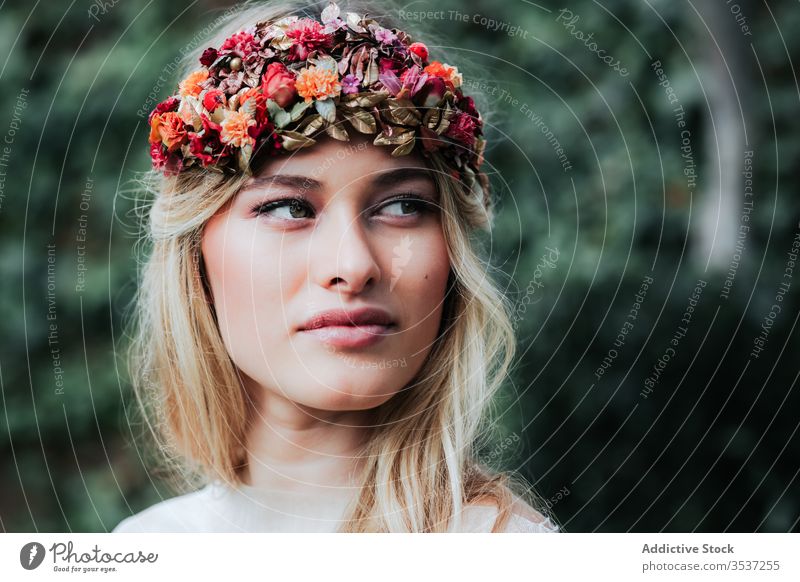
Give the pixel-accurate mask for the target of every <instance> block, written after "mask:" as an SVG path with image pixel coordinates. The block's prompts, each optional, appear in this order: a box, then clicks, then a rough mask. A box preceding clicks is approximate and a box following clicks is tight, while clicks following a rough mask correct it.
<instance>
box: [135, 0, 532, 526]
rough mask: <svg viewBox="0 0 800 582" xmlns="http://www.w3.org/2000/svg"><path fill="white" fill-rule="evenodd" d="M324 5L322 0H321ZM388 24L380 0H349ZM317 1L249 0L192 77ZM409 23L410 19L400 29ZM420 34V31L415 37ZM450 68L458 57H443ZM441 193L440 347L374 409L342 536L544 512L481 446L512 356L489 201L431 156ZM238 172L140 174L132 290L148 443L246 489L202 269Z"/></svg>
mask: <svg viewBox="0 0 800 582" xmlns="http://www.w3.org/2000/svg"><path fill="white" fill-rule="evenodd" d="M325 4H327V0H326V1H325ZM342 4H343V9H346V10H351V11H357V12H360V13H365V12H366V13H369V14H370V15H372V16H374V17H376V18H378V19H379V20H380V21H382V22H383V23H384V25H385V26H387V27H397V28H402V29H404V30H408V27H407V26H398V25H397V23H395V22H392V19H391V18H390V16H389V15H388V14H384V12H385V11H386V8H387V6H388V3H387V2H383V1H380V0H379V2H378V3H372V2H363V1H358V2H343V3H342ZM322 7H323V6H320V5H319V4H318V3H308V2H297V1H292V0H289V1H285V0H280V1H278V2H266V3H264V2H245V3H244V4H241V5H239V6H238V7H237V9H236V10H233V11H230V10H229V11H228V12H227V13H226V14H225V15H224V16H223V17H222V18H219V19H217V22H216V23H215V27H214V29H213V34H212V35H211V36H210V37H208V38H207V39H205V40H204V41H203V42H202V43H196V44H197V45H198V46H196V47H195V50H192V51H189V52H186V54H185V55H184V56H185V59H184V62H183V64H182V66H181V69H182V71H181V72H182V73H183V75H184V76H185V74H188V72H190V71H191V70H193V69H194V68H195V64H196V63H197V59H198V58H199V56H200V54H201V53H202V50H203V48H204V47H206V46H218V45H220V44H221V43H222V42H223V41H224V40H225V38H227V37H228V36H230V35H231V34H233V33H234V32H236V31H238V30H240V29H242V28H244V27H246V26H248V25H250V24H252V23H254V22H256V21H258V20H262V19H269V20H274V19H278V18H282V17H284V16H288V15H292V14H298V15H301V16H302V15H308V16H312V15H316V14H318V12H319V10H320V9H321V8H322ZM404 24H406V23H404ZM415 38H418V37H416V36H415ZM448 62H452V61H450V60H448ZM426 163H427V164H428V166H429V167H430V168H431V169H432V170H433V174H434V178H435V182H436V186H437V188H438V189H439V192H440V199H441V206H442V208H441V211H442V212H441V217H442V228H443V232H444V236H445V239H446V241H447V245H448V251H449V255H450V262H451V271H450V279H449V282H448V291H447V294H446V297H445V303H444V309H443V315H442V325H441V328H440V333H439V336H438V338H437V340H436V343H435V345H434V346H433V348H432V349H431V352H430V353H429V355H428V357H427V359H426V360H425V362H424V363H423V365H422V367H421V369H420V370H419V372H418V374H417V375H416V376H415V377H414V378H413V379H412V381H411V382H410V383H409V385H408V386H406V387H405V389H403V390H401V391H400V392H399V393H398V394H396V395H395V396H394V397H392V398H391V399H390V400H389V401H387V402H386V403H384V404H382V405H381V406H380V407H378V409H376V410H375V413H376V422H375V426H376V427H377V428H375V429H373V434H371V435H370V437H371V438H370V439H368V443H367V444H366V445H365V450H364V451H363V457H364V459H365V460H366V462H365V464H364V472H363V474H362V476H361V491H360V495H359V496H358V497H357V500H356V502H355V503H354V504H353V505H352V506H351V508H350V512H349V515H348V516H347V519H346V520H345V522H344V525H343V526H342V529H341V531H347V532H443V531H448V528H449V527H450V526H451V525H455V527H456V528H457V527H458V526H459V523H458V521H459V519H460V514H461V510H462V509H463V507H464V506H465V505H467V504H473V503H480V504H487V503H489V504H492V505H495V506H496V507H497V508H498V510H499V513H498V515H497V518H496V520H495V523H494V526H493V529H492V531H501V530H502V529H503V528H504V527H505V525H506V523H507V521H508V519H509V518H510V516H511V514H512V508H513V507H514V506H515V504H516V503H518V502H519V501H523V502H524V503H525V504H526V505H528V506H531V507H535V508H536V509H537V510H539V511H541V512H542V513H545V515H546V510H545V509H544V506H543V504H542V503H540V502H539V501H538V500H539V499H540V498H538V496H537V494H536V492H535V491H534V490H533V488H532V487H530V486H529V485H528V484H527V483H526V482H525V480H524V479H522V478H521V477H520V476H518V475H516V474H512V473H509V472H503V471H496V470H494V469H490V468H489V467H487V466H486V465H484V464H483V463H480V462H479V461H478V459H477V455H476V451H477V450H478V448H479V447H481V446H483V445H485V444H486V443H488V442H489V441H490V439H491V437H492V428H493V427H492V425H491V424H490V422H489V421H488V419H487V412H489V410H490V407H491V403H492V399H493V396H494V395H495V393H496V391H497V390H498V389H499V387H500V386H501V384H502V382H503V379H504V377H505V376H506V374H507V372H508V370H509V366H510V364H511V362H512V359H513V356H514V351H515V343H516V340H515V335H514V328H513V325H512V323H511V315H510V314H511V309H512V306H511V305H510V303H509V301H508V299H507V298H506V297H505V296H504V294H503V293H502V292H500V290H499V288H498V286H497V285H496V284H495V283H493V281H492V280H491V277H490V276H489V275H488V273H489V268H488V265H487V263H486V262H485V261H483V260H482V259H481V252H480V243H479V242H478V240H477V237H475V234H476V233H480V232H481V231H484V232H486V231H490V230H491V223H492V206H491V203H489V204H487V203H486V200H479V199H477V198H476V196H475V195H474V193H472V192H469V191H466V189H465V188H464V187H463V186H462V185H461V184H460V183H459V182H457V181H455V180H454V179H453V178H452V177H450V175H449V173H448V171H447V167H446V166H445V164H444V162H443V161H442V160H441V159H439V158H437V157H433V158H431V159H428V160H426ZM244 180H245V177H244V176H241V175H223V174H219V173H215V172H207V171H202V170H200V169H196V168H191V169H190V171H184V172H182V173H180V174H178V175H176V176H163V175H161V174H159V173H158V172H155V171H153V170H150V171H148V172H145V173H144V174H142V175H141V176H139V177H138V178H137V180H136V181H137V183H138V186H139V187H141V188H142V193H143V194H144V198H143V200H144V203H143V204H142V205H140V206H139V210H140V218H141V219H142V223H141V224H142V232H143V235H142V239H141V241H140V243H144V246H143V247H142V248H145V247H147V252H145V253H144V254H145V255H146V257H145V258H144V260H143V261H141V269H140V273H139V279H140V281H139V286H138V293H137V296H136V300H135V310H134V311H133V312H132V313H133V316H134V317H133V319H132V321H131V322H130V326H131V330H132V331H131V333H130V334H129V335H131V336H132V337H131V339H132V341H131V342H130V347H129V353H128V369H129V374H130V377H131V381H132V384H133V387H134V394H135V397H136V400H137V403H138V405H139V407H140V411H141V413H142V415H143V419H144V423H145V424H146V426H147V427H148V429H149V430H148V431H147V434H148V435H150V437H152V440H151V441H150V444H154V445H155V447H154V449H153V450H154V451H155V452H156V453H157V456H158V458H159V460H160V465H161V466H162V467H165V468H166V469H167V474H168V475H172V476H173V477H179V479H176V483H177V482H182V483H183V484H186V483H191V484H192V486H195V485H197V484H199V483H204V482H210V481H212V480H222V481H224V482H226V483H228V484H230V485H232V486H236V485H237V484H241V483H242V469H243V468H244V467H245V466H246V462H247V455H246V450H245V442H246V435H247V433H248V429H249V427H250V425H251V423H252V422H253V420H254V407H253V402H252V398H251V397H250V395H248V393H247V391H246V390H245V388H244V387H243V384H242V382H241V380H240V377H239V375H238V373H237V369H236V366H235V365H234V363H233V361H232V360H231V357H230V355H229V354H228V352H227V350H226V348H225V346H224V344H223V341H222V337H221V335H220V332H219V329H218V325H217V320H216V317H215V312H214V305H213V302H212V300H211V295H210V292H209V288H208V284H207V281H206V277H205V273H204V270H203V261H202V256H201V251H200V240H201V236H202V232H203V228H204V225H205V224H206V222H207V221H208V220H209V219H210V218H211V217H212V216H213V215H214V214H215V213H216V212H217V211H218V210H219V209H220V208H221V207H222V206H223V205H225V203H226V202H227V201H229V200H230V199H232V198H233V197H234V196H236V194H237V192H238V191H239V190H240V189H241V187H242V185H243V183H244Z"/></svg>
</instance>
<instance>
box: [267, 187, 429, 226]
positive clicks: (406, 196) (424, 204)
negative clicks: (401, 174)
mask: <svg viewBox="0 0 800 582" xmlns="http://www.w3.org/2000/svg"><path fill="white" fill-rule="evenodd" d="M292 202H300V203H301V204H303V205H304V206H305V207H306V208H308V209H310V210H311V211H312V212H313V206H312V204H311V202H310V201H309V200H308V198H306V197H305V196H293V197H291V198H280V199H278V200H270V201H269V202H262V203H260V204H257V205H256V206H255V207H254V208H253V212H254V213H255V214H256V215H257V216H261V215H263V214H266V213H267V212H269V211H271V210H275V209H277V208H282V207H284V206H288V205H289V204H290V203H292ZM397 202H416V203H417V204H419V208H418V210H417V215H422V214H426V213H429V212H433V211H434V210H435V209H436V204H435V203H434V202H433V201H432V200H428V199H427V198H425V197H423V196H420V195H419V194H416V193H414V192H402V193H400V194H398V195H397V196H393V197H392V198H389V199H387V200H386V201H385V202H384V203H382V204H380V205H379V206H378V207H377V210H381V209H383V208H385V207H387V206H391V205H392V204H395V203H397ZM405 216H413V215H410V214H407V215H405ZM309 218H313V217H309ZM279 220H288V221H290V222H294V221H300V220H303V219H302V218H294V219H279Z"/></svg>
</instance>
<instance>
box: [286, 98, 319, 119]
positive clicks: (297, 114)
mask: <svg viewBox="0 0 800 582" xmlns="http://www.w3.org/2000/svg"><path fill="white" fill-rule="evenodd" d="M312 103H313V101H298V102H297V103H295V104H294V106H293V107H292V109H291V111H289V115H290V116H291V118H292V121H297V120H298V119H300V118H301V117H302V116H303V113H305V111H306V109H308V108H309V107H311V104H312Z"/></svg>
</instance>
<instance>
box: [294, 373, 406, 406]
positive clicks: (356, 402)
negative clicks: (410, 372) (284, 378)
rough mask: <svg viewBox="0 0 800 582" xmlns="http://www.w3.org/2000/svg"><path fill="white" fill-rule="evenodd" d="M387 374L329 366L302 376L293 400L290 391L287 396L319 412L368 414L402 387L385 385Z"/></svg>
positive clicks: (387, 383) (388, 383) (386, 383)
mask: <svg viewBox="0 0 800 582" xmlns="http://www.w3.org/2000/svg"><path fill="white" fill-rule="evenodd" d="M389 373H390V372H389ZM386 374H387V372H386V371H385V370H361V369H358V368H356V369H353V368H352V367H350V366H348V365H346V364H343V365H342V364H339V365H334V364H331V365H329V366H325V367H318V368H316V369H315V370H314V373H313V374H309V375H304V378H305V379H304V380H303V381H302V384H300V385H297V388H298V392H299V393H297V394H296V397H292V391H291V390H287V391H286V394H287V396H288V397H289V398H290V399H292V400H295V401H296V402H298V403H299V404H303V405H305V406H310V407H312V408H316V409H319V410H329V411H347V410H369V409H371V408H376V407H378V406H380V405H381V404H383V403H384V402H387V401H388V400H391V398H392V397H393V396H394V395H395V394H396V393H397V392H398V391H399V390H400V388H401V387H402V384H400V383H398V385H397V387H396V388H395V387H394V386H393V385H392V384H393V383H392V382H387V376H386ZM398 380H399V378H398Z"/></svg>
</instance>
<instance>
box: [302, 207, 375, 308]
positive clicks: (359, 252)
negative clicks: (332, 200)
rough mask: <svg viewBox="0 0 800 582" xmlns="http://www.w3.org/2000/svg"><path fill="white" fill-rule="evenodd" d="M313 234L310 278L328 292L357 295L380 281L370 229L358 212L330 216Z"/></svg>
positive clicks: (331, 214) (329, 214)
mask: <svg viewBox="0 0 800 582" xmlns="http://www.w3.org/2000/svg"><path fill="white" fill-rule="evenodd" d="M326 218H327V219H326V220H324V221H322V222H320V224H319V225H318V226H317V228H316V229H315V231H314V244H313V245H312V247H311V249H310V252H311V256H310V257H309V262H310V270H311V273H310V275H311V277H312V279H314V281H315V282H316V283H317V284H318V285H320V286H322V287H325V288H328V289H331V290H334V291H338V292H340V293H347V294H350V295H356V294H358V293H361V292H363V291H364V290H365V289H367V288H370V287H374V286H376V285H377V284H378V282H380V280H381V269H380V265H379V264H378V260H377V257H376V255H375V251H374V249H373V247H372V244H371V243H372V241H370V238H369V232H368V229H367V228H366V227H365V225H364V224H362V220H361V217H360V216H359V215H358V213H357V212H349V211H342V212H338V213H335V214H334V213H333V212H329V213H328V216H327V217H326Z"/></svg>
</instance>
